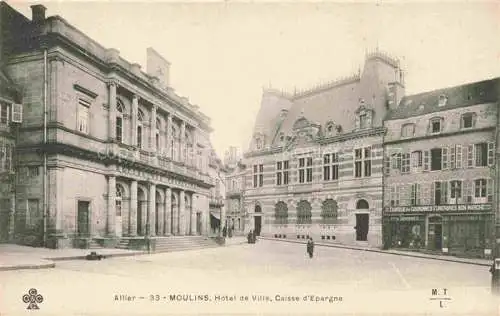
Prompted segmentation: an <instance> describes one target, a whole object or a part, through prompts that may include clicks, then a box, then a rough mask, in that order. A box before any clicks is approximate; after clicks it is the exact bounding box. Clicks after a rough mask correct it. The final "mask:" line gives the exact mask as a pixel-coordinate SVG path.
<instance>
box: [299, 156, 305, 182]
mask: <svg viewBox="0 0 500 316" xmlns="http://www.w3.org/2000/svg"><path fill="white" fill-rule="evenodd" d="M305 167H306V159H305V158H299V183H304V182H305V173H306V171H305Z"/></svg>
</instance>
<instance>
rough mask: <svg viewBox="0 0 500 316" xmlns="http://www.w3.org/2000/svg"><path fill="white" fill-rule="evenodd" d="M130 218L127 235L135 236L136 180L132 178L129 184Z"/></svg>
mask: <svg viewBox="0 0 500 316" xmlns="http://www.w3.org/2000/svg"><path fill="white" fill-rule="evenodd" d="M129 209H130V212H129V213H130V219H129V235H130V236H137V181H136V180H132V182H131V184H130V205H129Z"/></svg>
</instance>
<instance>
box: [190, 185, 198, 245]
mask: <svg viewBox="0 0 500 316" xmlns="http://www.w3.org/2000/svg"><path fill="white" fill-rule="evenodd" d="M195 200H197V197H196V195H194V194H193V195H191V209H190V212H191V235H196V210H197V207H195V203H194V201H195Z"/></svg>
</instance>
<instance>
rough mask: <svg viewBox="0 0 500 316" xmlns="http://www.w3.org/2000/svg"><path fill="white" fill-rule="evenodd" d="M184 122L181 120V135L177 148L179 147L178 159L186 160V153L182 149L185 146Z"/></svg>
mask: <svg viewBox="0 0 500 316" xmlns="http://www.w3.org/2000/svg"><path fill="white" fill-rule="evenodd" d="M185 136H186V122H185V121H181V135H180V141H179V149H180V159H179V160H180V161H182V162H186V155H185V154H184V149H185V148H186V137H185Z"/></svg>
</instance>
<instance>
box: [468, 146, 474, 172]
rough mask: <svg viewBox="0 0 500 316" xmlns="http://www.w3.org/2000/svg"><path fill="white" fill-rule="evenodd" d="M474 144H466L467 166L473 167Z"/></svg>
mask: <svg viewBox="0 0 500 316" xmlns="http://www.w3.org/2000/svg"><path fill="white" fill-rule="evenodd" d="M474 157H475V155H474V145H468V146H467V168H472V167H474Z"/></svg>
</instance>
